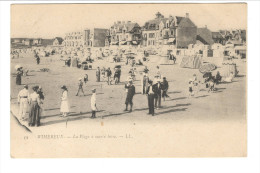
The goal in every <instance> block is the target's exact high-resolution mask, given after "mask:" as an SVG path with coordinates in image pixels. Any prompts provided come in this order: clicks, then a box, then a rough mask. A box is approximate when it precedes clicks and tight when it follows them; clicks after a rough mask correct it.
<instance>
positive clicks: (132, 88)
mask: <svg viewBox="0 0 260 173" xmlns="http://www.w3.org/2000/svg"><path fill="white" fill-rule="evenodd" d="M125 88H127V89H128V92H127V97H133V96H134V95H135V86H134V85H131V86H127V84H126V85H125Z"/></svg>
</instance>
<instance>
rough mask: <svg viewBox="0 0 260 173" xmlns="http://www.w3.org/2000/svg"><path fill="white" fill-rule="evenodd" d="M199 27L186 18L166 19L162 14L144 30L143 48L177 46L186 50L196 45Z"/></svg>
mask: <svg viewBox="0 0 260 173" xmlns="http://www.w3.org/2000/svg"><path fill="white" fill-rule="evenodd" d="M196 36H197V27H196V25H195V24H194V23H193V22H192V21H191V20H190V19H189V14H188V13H187V14H186V17H179V16H169V18H165V17H164V16H163V15H162V14H161V13H159V12H158V13H157V14H156V18H155V19H153V20H149V21H147V22H146V23H145V25H144V26H143V29H142V45H143V46H145V47H146V46H147V47H150V46H162V45H175V46H176V47H177V48H186V47H188V45H189V44H195V43H196Z"/></svg>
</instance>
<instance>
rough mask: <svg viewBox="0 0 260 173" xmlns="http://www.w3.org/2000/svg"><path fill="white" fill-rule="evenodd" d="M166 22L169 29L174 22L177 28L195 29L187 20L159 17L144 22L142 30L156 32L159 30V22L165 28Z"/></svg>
mask: <svg viewBox="0 0 260 173" xmlns="http://www.w3.org/2000/svg"><path fill="white" fill-rule="evenodd" d="M175 19H176V20H175ZM167 20H169V21H170V27H174V26H173V22H172V21H174V22H176V24H177V25H178V26H179V27H196V25H195V24H194V23H193V22H192V21H191V20H190V19H189V18H186V17H180V16H175V17H172V19H171V17H169V18H162V17H160V18H156V19H153V20H148V21H147V22H145V24H144V26H143V28H144V29H145V30H157V29H159V25H160V23H161V22H163V24H164V27H165V26H166V22H167Z"/></svg>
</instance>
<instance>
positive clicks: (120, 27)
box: [111, 22, 140, 32]
mask: <svg viewBox="0 0 260 173" xmlns="http://www.w3.org/2000/svg"><path fill="white" fill-rule="evenodd" d="M124 27H126V32H131V31H132V30H133V28H134V27H140V26H139V25H138V23H133V22H126V23H115V24H114V25H113V26H111V28H116V29H117V31H118V32H122V30H123V28H124Z"/></svg>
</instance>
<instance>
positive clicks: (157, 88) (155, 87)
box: [153, 83, 162, 96]
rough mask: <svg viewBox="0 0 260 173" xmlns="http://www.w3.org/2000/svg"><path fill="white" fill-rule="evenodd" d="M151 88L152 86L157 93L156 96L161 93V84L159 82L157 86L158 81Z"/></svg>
mask: <svg viewBox="0 0 260 173" xmlns="http://www.w3.org/2000/svg"><path fill="white" fill-rule="evenodd" d="M153 88H154V94H155V95H158V96H159V95H161V93H162V84H161V83H160V85H159V86H158V83H156V84H154V85H153Z"/></svg>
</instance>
